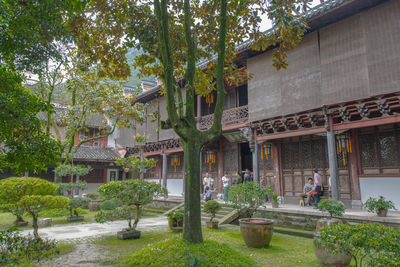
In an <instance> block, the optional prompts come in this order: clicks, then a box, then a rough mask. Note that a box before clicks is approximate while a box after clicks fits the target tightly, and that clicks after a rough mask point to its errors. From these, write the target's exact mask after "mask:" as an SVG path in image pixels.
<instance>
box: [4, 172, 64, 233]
mask: <svg viewBox="0 0 400 267" xmlns="http://www.w3.org/2000/svg"><path fill="white" fill-rule="evenodd" d="M0 188H1V190H0V203H4V204H6V205H9V206H12V207H19V208H21V209H23V210H25V211H26V212H28V213H29V214H30V215H31V216H32V227H33V234H34V236H35V238H40V237H39V234H38V224H37V221H38V217H39V216H40V215H39V213H40V212H41V211H43V210H48V209H55V208H65V207H67V206H68V205H69V199H68V198H65V197H62V196H55V194H56V193H57V189H58V187H57V185H56V184H54V183H52V182H49V181H46V180H44V179H40V178H31V177H23V178H21V177H12V178H8V179H4V180H2V181H1V182H0Z"/></svg>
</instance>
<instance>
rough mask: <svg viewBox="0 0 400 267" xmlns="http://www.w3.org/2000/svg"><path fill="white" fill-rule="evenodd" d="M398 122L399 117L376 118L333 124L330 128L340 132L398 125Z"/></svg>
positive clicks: (397, 115) (399, 120)
mask: <svg viewBox="0 0 400 267" xmlns="http://www.w3.org/2000/svg"><path fill="white" fill-rule="evenodd" d="M398 122H400V115H399V114H396V115H392V116H388V117H383V118H382V117H378V118H373V119H368V120H360V121H349V122H345V123H341V124H334V125H333V126H332V127H333V129H332V130H334V131H340V130H349V129H356V128H363V127H371V126H377V125H383V124H391V123H398Z"/></svg>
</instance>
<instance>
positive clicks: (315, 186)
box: [300, 168, 323, 209]
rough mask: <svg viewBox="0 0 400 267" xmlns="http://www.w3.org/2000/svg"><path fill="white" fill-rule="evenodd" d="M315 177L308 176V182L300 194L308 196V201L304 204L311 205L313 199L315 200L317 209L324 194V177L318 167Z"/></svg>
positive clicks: (315, 170) (315, 169) (304, 196)
mask: <svg viewBox="0 0 400 267" xmlns="http://www.w3.org/2000/svg"><path fill="white" fill-rule="evenodd" d="M313 172H314V179H313V178H311V177H310V178H308V180H307V183H306V184H305V185H304V187H303V193H302V194H301V195H300V197H301V198H302V199H303V198H306V201H305V203H304V205H307V206H311V205H312V203H311V200H313V201H314V209H317V206H318V202H319V201H320V199H321V195H322V192H323V190H322V177H321V175H320V174H319V173H318V169H317V168H314V169H313Z"/></svg>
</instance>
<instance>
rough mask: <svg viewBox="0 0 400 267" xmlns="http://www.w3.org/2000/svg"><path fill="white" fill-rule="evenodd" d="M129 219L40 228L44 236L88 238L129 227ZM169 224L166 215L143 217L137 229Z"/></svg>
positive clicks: (148, 228)
mask: <svg viewBox="0 0 400 267" xmlns="http://www.w3.org/2000/svg"><path fill="white" fill-rule="evenodd" d="M127 226H128V222H127V221H114V222H107V223H103V224H100V223H86V224H66V225H55V226H51V227H46V228H39V235H40V236H41V237H43V238H50V239H55V240H58V241H61V240H62V241H68V240H74V239H87V238H91V237H96V236H100V235H104V234H113V233H116V232H118V231H121V230H122V229H124V228H127ZM167 226H168V220H167V217H166V216H157V217H151V218H143V219H141V220H140V221H139V224H138V227H137V230H139V231H141V230H151V229H157V228H162V227H167ZM21 234H22V235H28V234H32V230H24V231H21Z"/></svg>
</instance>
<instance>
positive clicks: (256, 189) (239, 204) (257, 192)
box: [228, 182, 271, 217]
mask: <svg viewBox="0 0 400 267" xmlns="http://www.w3.org/2000/svg"><path fill="white" fill-rule="evenodd" d="M228 190H229V191H228V196H229V198H228V201H229V202H230V203H232V205H233V207H234V208H235V209H236V210H237V211H238V212H239V214H240V215H241V216H242V215H246V217H252V216H253V214H254V213H255V212H256V211H257V209H258V208H259V207H260V206H261V205H262V204H263V203H264V201H265V197H266V195H267V194H268V193H269V192H271V189H270V188H261V187H260V185H259V184H258V183H253V182H246V183H243V184H237V185H235V186H231V187H230V188H229V189H228Z"/></svg>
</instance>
